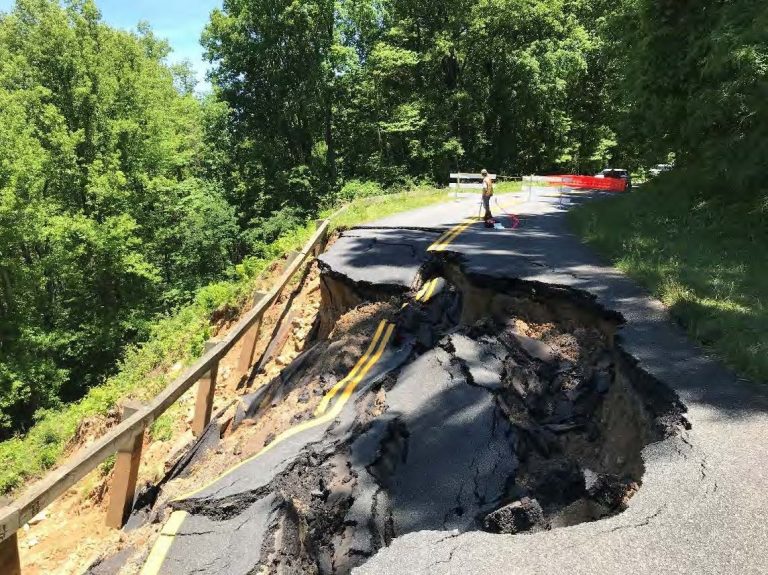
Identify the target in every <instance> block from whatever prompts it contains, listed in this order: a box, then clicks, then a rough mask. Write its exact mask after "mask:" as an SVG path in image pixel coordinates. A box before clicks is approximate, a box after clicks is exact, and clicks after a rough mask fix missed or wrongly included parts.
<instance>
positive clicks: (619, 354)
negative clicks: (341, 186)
mask: <svg viewBox="0 0 768 575" xmlns="http://www.w3.org/2000/svg"><path fill="white" fill-rule="evenodd" d="M439 257H440V259H431V260H430V261H429V262H428V263H427V264H426V265H425V266H424V268H423V271H422V274H421V277H420V279H419V280H418V281H417V284H418V285H415V286H412V290H411V291H410V292H409V291H408V290H405V289H398V290H394V289H393V288H392V286H389V287H387V288H386V289H383V290H377V288H376V286H375V285H372V284H368V283H358V284H356V283H354V282H351V281H349V280H348V279H347V278H345V277H343V276H340V275H338V274H334V273H332V272H331V270H327V269H324V270H322V273H318V270H317V269H313V270H312V271H311V272H310V275H309V276H308V278H306V281H305V282H303V283H302V284H301V286H300V289H299V290H298V292H297V294H296V297H295V298H292V297H291V294H289V293H286V294H285V296H284V298H283V304H282V308H281V307H277V308H276V309H274V310H273V311H271V312H270V314H269V315H268V316H267V318H265V319H266V324H267V325H271V326H276V325H277V323H278V321H279V320H280V318H281V317H282V316H283V312H284V308H285V307H286V305H287V304H286V302H289V301H290V300H292V299H293V301H292V303H291V307H292V309H293V310H295V313H296V315H295V317H294V319H292V320H291V321H292V326H291V329H290V334H289V335H288V337H287V339H286V343H285V346H284V347H283V348H282V349H281V351H280V352H279V353H276V354H275V358H274V360H273V361H271V362H269V363H267V364H266V365H265V366H264V369H263V370H261V371H258V372H256V373H253V374H251V377H250V379H248V380H246V381H244V380H242V379H241V378H240V377H239V374H236V373H235V369H236V364H237V358H238V356H239V347H236V348H235V349H234V350H233V352H232V353H231V354H230V357H229V358H227V361H225V362H224V363H223V364H222V367H221V368H220V373H221V374H222V377H221V378H220V380H219V382H218V387H217V398H218V401H219V403H218V404H217V407H218V408H220V411H221V414H220V417H219V419H218V420H217V421H216V422H214V424H213V425H212V427H211V428H210V429H211V431H210V433H211V437H212V438H213V440H212V442H210V444H208V443H206V441H201V442H199V443H198V444H197V445H198V447H195V448H194V449H193V450H192V451H190V452H188V454H187V456H186V459H184V458H182V459H180V457H181V456H182V455H183V454H184V453H185V451H186V450H187V448H188V444H189V439H190V438H189V437H188V436H185V435H184V433H185V429H186V426H187V424H188V422H185V421H183V420H182V421H180V422H179V425H178V427H177V429H176V430H175V433H174V439H172V440H171V441H169V442H156V443H162V445H160V446H158V445H149V446H145V449H147V452H148V453H149V454H150V455H149V457H146V458H145V460H146V463H143V464H142V472H141V477H142V480H143V481H144V482H148V483H150V484H151V486H152V487H151V488H150V489H148V490H146V493H148V494H149V495H148V496H147V501H148V502H149V505H148V506H147V507H146V508H145V509H144V510H143V511H141V510H140V511H139V512H137V515H136V518H137V520H136V523H137V525H138V528H136V529H134V530H132V531H129V532H127V533H119V534H118V533H115V532H110V531H108V530H106V529H105V528H100V529H98V528H97V527H96V525H95V521H96V520H97V519H98V521H99V524H101V523H100V522H103V506H104V503H103V501H105V500H106V498H105V497H104V491H105V488H104V485H105V481H106V478H99V479H98V480H96V482H95V486H94V487H93V488H91V489H90V490H89V491H88V493H87V494H82V493H80V494H77V495H70V496H67V497H65V498H62V500H60V501H59V502H57V503H56V504H55V505H54V506H52V508H51V510H50V511H51V512H52V513H62V518H63V521H64V522H65V523H67V522H69V523H68V524H70V525H76V523H74V519H73V517H72V516H73V514H74V513H76V511H75V509H83V508H85V509H86V511H85V517H86V518H87V521H85V522H84V523H83V525H82V529H83V531H84V534H83V535H75V540H69V541H67V545H59V546H58V547H55V546H54V542H53V541H52V542H51V543H49V544H45V543H44V541H43V540H49V539H50V540H53V539H55V538H54V537H53V536H52V535H53V532H52V530H49V531H45V529H48V528H46V527H43V526H45V525H56V523H59V521H55V522H54V521H51V520H50V519H49V520H46V521H44V522H43V523H41V524H40V525H39V526H36V527H33V528H32V529H31V530H30V533H29V534H25V535H23V536H22V547H23V546H24V541H25V540H26V539H25V538H26V537H31V536H37V537H40V538H41V539H40V542H39V543H38V544H37V545H36V546H35V547H33V551H32V552H29V551H27V552H25V556H26V557H25V558H24V560H25V561H27V562H28V564H30V563H31V567H32V569H31V570H29V571H28V572H30V573H74V572H79V571H81V570H82V569H83V568H84V567H86V566H87V565H88V564H90V563H91V562H93V560H94V559H95V558H96V557H109V558H111V560H114V561H115V565H116V567H115V569H113V570H111V571H109V572H117V570H120V573H123V574H135V573H138V571H139V569H140V566H141V564H142V563H143V560H144V558H145V557H146V553H147V552H148V549H149V546H150V545H151V542H152V540H153V538H154V537H155V536H156V534H157V532H158V531H159V529H160V527H161V526H162V524H163V522H164V519H165V518H166V517H167V516H168V514H169V512H170V508H169V505H168V502H169V501H171V500H173V499H175V498H179V497H183V494H185V493H188V492H189V491H191V490H193V489H195V488H198V487H199V486H200V485H202V484H204V483H207V482H208V481H210V480H212V479H215V478H216V477H219V476H220V475H221V474H223V473H224V472H225V471H226V470H228V469H230V468H231V467H232V466H233V465H235V464H237V463H239V462H241V461H242V460H244V459H246V458H248V457H250V456H252V455H255V454H256V453H258V452H259V451H260V450H262V449H263V448H264V447H265V446H267V445H269V444H270V443H271V442H272V441H274V440H275V438H276V437H277V436H278V435H279V434H280V433H281V432H283V431H285V430H288V429H290V428H291V427H293V426H295V425H297V424H299V423H301V422H303V421H306V420H308V419H310V418H311V417H312V416H313V413H314V412H315V409H316V408H317V406H318V404H319V402H320V400H321V398H322V397H323V395H324V394H325V393H326V392H327V391H328V390H330V388H331V387H332V386H333V385H334V384H336V383H337V382H338V381H339V380H340V379H341V378H343V377H345V376H346V375H347V374H348V373H349V371H350V370H351V369H352V367H353V366H354V365H355V363H356V362H357V360H358V359H359V358H360V357H361V355H362V354H363V351H364V350H365V348H366V347H367V346H368V343H369V341H370V337H371V334H372V333H373V332H374V331H375V329H376V326H377V324H378V323H379V322H380V321H381V320H382V319H387V320H389V321H392V322H394V323H395V324H396V330H395V336H394V338H393V342H392V346H395V347H398V349H401V350H406V352H407V353H406V354H404V355H403V358H402V360H400V361H399V362H395V363H392V365H391V366H390V367H389V368H388V369H389V371H388V373H386V375H385V376H383V377H381V378H379V379H377V380H376V381H375V382H373V383H372V384H371V386H370V387H369V388H368V391H367V392H366V393H361V394H360V395H359V396H358V397H357V399H356V400H355V402H354V413H353V415H352V417H353V421H352V423H351V424H350V425H349V427H348V429H346V428H343V425H341V424H339V425H338V426H339V427H340V428H343V429H341V431H340V432H339V433H337V434H336V435H334V436H333V437H326V438H324V439H323V440H322V441H320V442H318V443H314V444H309V445H307V446H306V447H305V448H304V449H303V450H302V451H301V453H300V454H299V456H298V457H296V458H295V459H294V460H293V461H292V462H291V463H290V464H289V465H288V466H287V467H285V468H284V469H283V470H282V471H280V472H279V473H277V474H276V475H275V476H274V478H273V479H272V481H271V482H269V484H268V485H266V486H264V487H261V488H260V489H259V490H258V491H257V492H248V493H243V494H241V495H236V496H233V498H229V499H226V500H225V499H219V500H216V499H211V500H205V501H199V500H190V503H188V504H185V503H184V502H181V503H174V504H173V505H174V506H175V507H177V508H179V507H180V508H184V509H185V510H186V511H187V512H188V513H191V514H201V515H205V516H206V517H209V518H212V519H213V520H216V521H219V520H228V519H231V518H232V517H233V516H237V515H238V514H241V513H244V512H245V511H246V510H247V509H249V507H250V506H251V505H253V504H254V503H255V502H256V501H259V500H262V499H264V498H265V497H267V496H269V497H270V498H273V499H272V500H273V501H274V502H275V503H274V513H273V514H271V515H270V517H269V522H270V523H269V528H268V532H267V535H266V537H265V538H264V540H263V542H262V544H261V548H260V551H261V553H260V559H259V560H258V563H257V564H254V565H253V567H252V571H251V572H253V573H281V574H283V573H297V574H298V573H323V574H325V573H329V574H330V573H339V574H343V573H349V572H350V571H351V570H352V569H353V568H354V567H356V566H358V565H361V564H362V563H364V562H365V561H366V560H367V559H368V558H369V557H371V556H372V555H373V554H375V553H376V552H377V551H378V550H379V549H380V548H382V547H384V546H387V545H389V544H390V543H391V541H392V540H393V539H394V538H395V537H398V536H401V535H404V534H406V533H408V532H410V531H415V530H421V529H434V530H446V531H452V530H454V529H457V530H458V531H460V532H465V531H473V530H484V531H488V532H492V533H507V534H515V533H523V532H531V531H540V530H549V529H555V528H559V527H562V526H568V525H574V524H577V523H581V522H584V521H595V520H599V519H602V518H604V517H608V516H611V515H615V514H616V513H620V512H621V511H623V510H624V509H626V507H627V505H628V504H629V503H630V500H631V497H632V496H633V495H634V494H635V493H636V492H637V491H638V489H640V488H641V485H642V477H643V472H644V467H643V459H642V449H643V448H644V447H645V446H646V445H648V444H649V443H652V442H655V441H659V440H662V439H664V438H666V437H668V436H669V435H671V434H673V433H675V432H677V430H679V429H680V427H682V426H686V425H687V423H686V421H685V419H684V417H683V413H684V411H685V408H684V406H683V405H682V404H681V403H680V402H679V401H678V399H677V397H676V396H675V395H674V393H672V392H671V391H670V390H669V389H668V388H666V387H665V386H664V385H663V384H662V383H661V382H658V381H656V380H655V379H653V378H652V377H650V376H649V375H648V374H647V373H645V372H643V371H642V370H640V369H639V368H638V366H637V365H636V362H635V361H634V360H633V359H632V358H631V357H630V356H629V355H627V354H626V353H625V352H624V351H623V350H622V348H621V345H620V338H619V337H617V334H618V333H620V326H621V324H622V321H623V320H622V318H621V317H620V316H619V315H618V314H616V313H614V312H611V311H610V310H605V309H603V308H601V307H600V306H598V305H597V304H596V303H595V301H594V299H593V298H591V297H589V296H588V295H586V294H584V293H581V292H577V291H574V290H570V289H566V288H561V287H558V286H543V285H540V284H537V285H530V284H526V283H524V282H519V281H516V280H500V279H497V278H486V277H478V276H473V277H468V276H467V275H466V274H465V273H464V272H463V270H462V269H461V266H460V264H459V263H458V262H456V261H452V260H451V256H450V254H442V255H441V256H439ZM436 277H439V278H441V279H440V280H439V283H438V284H436V285H438V286H439V288H438V289H436V290H435V291H434V293H435V295H434V297H433V298H432V299H431V300H430V301H429V302H416V301H414V295H415V293H416V291H417V290H418V288H420V287H421V284H423V282H424V281H426V280H427V279H431V278H436ZM222 322H224V323H223V324H222V330H225V329H227V328H228V325H230V324H227V323H226V322H230V323H231V322H232V319H228V320H224V319H222ZM272 331H273V330H271V329H266V330H265V329H263V330H262V333H268V334H269V333H271V332H272ZM269 339H270V338H269V337H262V339H261V340H260V342H259V344H258V345H259V347H258V348H257V353H256V357H257V358H258V357H260V356H261V354H262V353H263V352H264V351H265V350H266V349H267V343H268V340H269ZM233 400H234V404H233V405H231V406H230V407H227V404H228V403H232V402H233ZM185 402H186V403H185ZM191 404H192V396H191V394H190V396H189V398H186V399H185V400H183V401H182V402H181V405H182V406H183V407H182V408H181V409H191ZM189 415H191V412H190V414H189ZM188 419H190V420H191V417H189V418H188ZM337 424H338V422H337ZM96 427H98V426H96ZM345 429H346V431H345ZM337 431H338V430H337ZM85 435H87V434H85ZM203 445H208V449H207V451H206V450H204V449H203V448H202V447H201V446H203ZM198 448H199V454H198V453H197V452H196V451H195V449H198ZM168 460H171V461H180V463H179V464H178V465H177V466H176V468H174V469H173V470H172V472H171V474H169V475H166V472H167V467H168V466H166V465H165V462H166V461H168ZM443 479H446V483H445V485H442V484H441V486H440V487H438V486H437V485H438V483H439V482H440V481H441V480H443ZM94 493H97V494H98V496H94V495H93V494H94ZM150 495H151V496H150ZM68 501H69V502H70V507H69V508H65V507H64V506H66V505H67V502H68ZM85 501H89V502H90V503H89V504H88V505H90V507H87V506H85V507H84V502H85ZM73 502H74V504H73ZM77 525H78V527H79V526H80V525H79V524H77ZM57 527H58V529H61V523H59V525H58V526H57ZM35 530H37V531H35ZM78 538H79V539H78ZM88 545H91V547H88ZM75 546H76V547H77V548H78V550H80V549H85V552H83V553H81V552H80V551H78V553H77V556H76V557H75V559H74V561H73V562H71V563H69V564H67V566H66V567H65V566H63V563H62V561H63V560H64V558H65V557H70V556H71V555H72V554H71V549H73V548H74V547H75ZM30 560H31V561H30ZM57 561H58V563H57ZM35 569H37V570H35ZM96 572H97V571H94V573H96ZM105 572H106V571H105Z"/></svg>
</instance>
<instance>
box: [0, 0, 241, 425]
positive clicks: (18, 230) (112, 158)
mask: <svg viewBox="0 0 768 575" xmlns="http://www.w3.org/2000/svg"><path fill="white" fill-rule="evenodd" d="M168 51H169V49H168V46H167V44H166V43H165V42H163V41H160V40H158V39H157V38H156V37H155V36H154V35H153V34H152V32H151V31H150V30H149V28H148V27H147V26H145V25H141V26H139V29H138V32H136V33H128V32H123V31H118V30H114V29H112V28H109V27H107V26H105V25H104V24H102V23H101V22H100V17H99V13H98V11H97V10H96V7H95V5H94V4H93V2H92V1H90V0H85V1H77V2H70V3H68V4H67V7H66V8H61V7H59V5H58V3H57V2H50V1H39V0H35V1H33V0H20V1H19V2H18V3H17V6H16V8H15V10H13V11H12V12H11V13H9V14H7V15H4V16H1V17H0V116H2V118H1V119H0V158H2V160H0V326H1V327H0V339H1V341H2V344H0V437H2V436H3V435H7V434H8V433H9V432H11V431H13V430H18V429H24V428H26V427H27V426H28V425H29V424H31V423H32V421H33V417H34V414H35V411H36V410H38V409H40V408H42V409H45V408H55V407H57V406H59V405H60V403H61V402H66V401H71V400H73V399H77V398H79V397H80V396H81V395H82V394H83V392H84V390H87V389H88V388H90V387H92V386H94V385H96V384H98V383H100V382H102V381H103V380H104V378H105V376H107V375H108V374H109V373H111V372H113V371H114V369H115V365H116V362H117V360H118V359H119V358H120V357H121V354H122V350H123V349H124V347H125V346H126V345H127V344H128V343H130V342H132V341H136V340H138V339H143V338H145V337H146V336H147V335H148V333H149V326H150V324H149V322H150V320H151V318H152V317H153V316H154V315H155V314H157V313H159V312H163V311H165V310H168V309H170V308H171V307H172V306H175V305H178V304H180V303H183V302H185V301H188V299H189V297H190V296H191V294H192V293H193V292H194V291H195V290H196V289H197V288H199V287H200V286H203V285H205V284H206V283H208V282H210V281H212V280H213V279H216V278H218V277H219V276H220V275H221V274H222V273H223V272H224V270H226V269H227V267H228V266H229V265H230V264H231V262H232V257H233V255H234V250H235V247H236V241H237V236H238V233H239V230H238V228H237V221H236V213H235V210H234V208H233V207H232V206H230V205H229V204H228V203H227V201H226V198H225V196H224V192H223V189H222V188H221V186H220V185H218V184H216V183H214V182H213V181H212V180H202V179H200V176H202V175H203V169H204V168H205V166H204V162H203V160H202V157H203V154H204V151H205V138H204V123H203V120H202V118H203V117H204V115H205V113H206V112H205V110H204V105H203V104H201V102H199V101H198V100H197V99H196V98H195V97H194V96H193V95H192V94H191V92H190V90H189V89H188V86H187V87H186V88H184V89H182V90H181V91H179V90H177V89H176V88H175V87H174V74H173V72H172V70H170V69H169V68H168V67H167V66H165V64H164V63H163V58H164V57H165V56H166V55H167V54H168ZM176 77H178V74H177V75H176Z"/></svg>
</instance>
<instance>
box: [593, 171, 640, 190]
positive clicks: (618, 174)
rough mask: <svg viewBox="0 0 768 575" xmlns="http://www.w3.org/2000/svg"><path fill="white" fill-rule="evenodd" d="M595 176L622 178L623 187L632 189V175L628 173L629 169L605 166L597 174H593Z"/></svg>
mask: <svg viewBox="0 0 768 575" xmlns="http://www.w3.org/2000/svg"><path fill="white" fill-rule="evenodd" d="M595 177H596V178H616V179H620V180H624V189H625V190H631V189H632V176H630V175H629V171H627V170H624V169H621V168H606V169H604V170H603V171H602V172H600V173H599V174H595Z"/></svg>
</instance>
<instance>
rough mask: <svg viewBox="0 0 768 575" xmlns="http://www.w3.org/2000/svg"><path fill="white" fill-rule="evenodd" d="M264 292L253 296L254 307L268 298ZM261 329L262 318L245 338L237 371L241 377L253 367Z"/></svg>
mask: <svg viewBox="0 0 768 575" xmlns="http://www.w3.org/2000/svg"><path fill="white" fill-rule="evenodd" d="M266 295H267V294H265V293H263V292H256V294H255V295H254V296H253V305H254V307H256V306H257V305H259V302H260V301H261V300H262V299H263V298H264V297H266ZM259 329H261V318H259V319H258V320H256V323H255V324H254V325H252V326H251V328H250V329H249V330H248V331H247V332H246V333H245V336H243V347H242V349H241V350H240V360H239V361H238V363H237V371H238V373H239V374H240V377H241V378H242V377H244V376H245V375H246V374H247V373H248V370H250V369H251V366H252V365H253V354H254V352H255V351H256V340H257V339H259Z"/></svg>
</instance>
